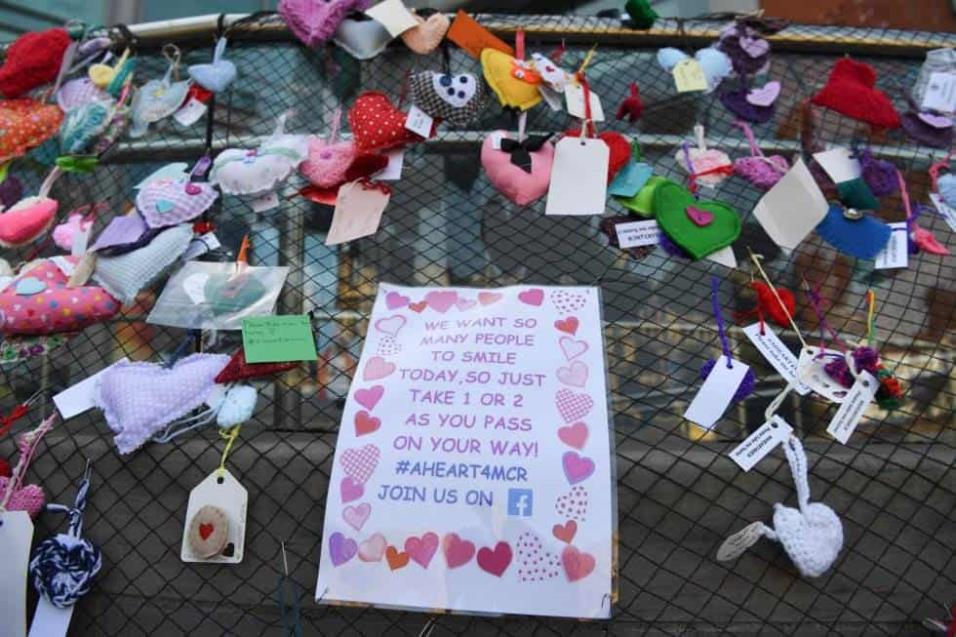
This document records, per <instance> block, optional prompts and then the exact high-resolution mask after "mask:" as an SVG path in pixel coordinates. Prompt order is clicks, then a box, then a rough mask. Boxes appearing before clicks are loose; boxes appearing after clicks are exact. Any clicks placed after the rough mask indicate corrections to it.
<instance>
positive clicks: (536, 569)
mask: <svg viewBox="0 0 956 637" xmlns="http://www.w3.org/2000/svg"><path fill="white" fill-rule="evenodd" d="M516 546H517V548H518V581H519V582H542V581H544V580H549V579H554V578H555V577H557V576H558V575H560V574H561V570H560V568H561V561H560V560H559V559H558V556H557V555H555V554H554V553H551V552H550V551H546V550H544V545H543V544H542V543H541V539H540V538H539V537H538V536H537V535H535V534H534V533H532V532H531V531H525V532H524V533H522V534H521V535H519V536H518V542H517V544H516Z"/></svg>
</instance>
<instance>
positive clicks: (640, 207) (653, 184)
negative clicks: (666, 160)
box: [617, 175, 679, 217]
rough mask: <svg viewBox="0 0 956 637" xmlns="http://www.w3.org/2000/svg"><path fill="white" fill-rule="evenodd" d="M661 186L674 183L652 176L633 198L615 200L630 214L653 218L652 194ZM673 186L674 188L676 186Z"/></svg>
mask: <svg viewBox="0 0 956 637" xmlns="http://www.w3.org/2000/svg"><path fill="white" fill-rule="evenodd" d="M663 184H674V182H672V181H670V180H669V179H666V178H664V177H660V176H658V175H652V176H651V177H650V178H649V179H648V180H647V181H646V182H645V183H644V186H643V187H641V189H640V190H638V191H637V194H635V195H634V196H633V197H629V198H624V197H619V198H617V200H618V201H620V202H621V205H622V206H624V207H625V208H627V209H628V210H629V211H631V212H635V213H637V214H639V215H641V216H642V217H654V216H656V215H655V211H654V194H655V193H656V192H657V189H658V188H659V187H660V186H662V185H663ZM674 185H675V186H676V185H677V184H674ZM678 187H679V186H678Z"/></svg>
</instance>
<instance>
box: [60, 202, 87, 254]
mask: <svg viewBox="0 0 956 637" xmlns="http://www.w3.org/2000/svg"><path fill="white" fill-rule="evenodd" d="M92 227H93V219H92V218H90V219H86V218H85V217H84V216H83V215H82V214H80V213H78V212H73V213H70V215H69V216H68V217H67V218H66V221H64V222H63V223H61V224H60V225H58V226H57V227H55V228H54V229H53V232H52V235H53V242H54V243H55V244H56V245H57V246H58V247H59V248H60V249H61V250H67V251H70V250H72V249H73V242H74V241H75V240H76V237H77V235H79V234H80V233H81V232H86V231H87V230H89V229H90V228H92Z"/></svg>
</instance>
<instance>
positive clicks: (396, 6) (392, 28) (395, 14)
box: [365, 0, 418, 38]
mask: <svg viewBox="0 0 956 637" xmlns="http://www.w3.org/2000/svg"><path fill="white" fill-rule="evenodd" d="M365 15H367V16H368V17H370V18H372V19H373V20H375V21H376V22H378V23H380V24H381V25H382V26H383V27H385V30H386V31H388V34H389V35H391V36H392V37H393V38H397V37H398V36H400V35H401V34H402V33H404V32H405V31H408V30H409V29H413V28H415V27H416V26H418V21H417V20H415V16H414V15H413V14H412V12H411V11H409V10H408V9H407V8H406V7H405V5H404V4H402V2H401V0H385V1H384V2H380V3H378V4H377V5H375V6H374V7H372V8H371V9H366V10H365Z"/></svg>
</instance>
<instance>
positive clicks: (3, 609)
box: [0, 511, 33, 637]
mask: <svg viewBox="0 0 956 637" xmlns="http://www.w3.org/2000/svg"><path fill="white" fill-rule="evenodd" d="M32 542H33V521H32V520H30V514H29V513H27V512H26V511H4V512H3V513H0V546H2V547H3V559H2V560H0V618H2V621H0V634H2V635H3V637H8V636H9V637H22V636H23V635H26V634H27V567H28V566H29V564H30V544H31V543H32Z"/></svg>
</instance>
